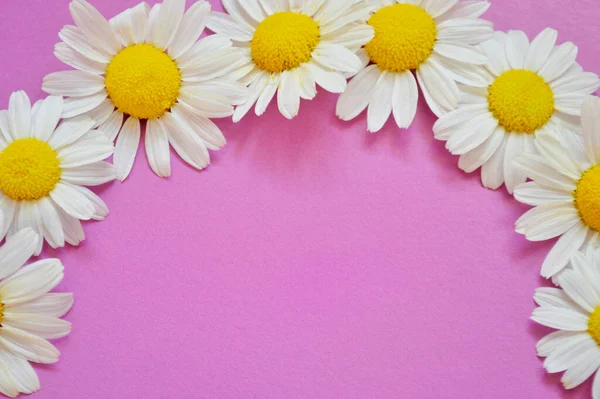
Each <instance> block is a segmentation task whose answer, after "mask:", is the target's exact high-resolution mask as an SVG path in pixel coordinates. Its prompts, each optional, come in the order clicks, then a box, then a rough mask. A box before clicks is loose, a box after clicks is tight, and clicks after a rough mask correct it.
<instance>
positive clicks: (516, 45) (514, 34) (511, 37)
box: [506, 30, 529, 69]
mask: <svg viewBox="0 0 600 399" xmlns="http://www.w3.org/2000/svg"><path fill="white" fill-rule="evenodd" d="M528 51H529V39H528V38H527V35H526V34H525V32H523V31H520V30H511V31H508V40H507V41H506V58H507V59H508V62H509V63H510V65H511V66H512V67H513V68H514V69H523V67H524V66H525V59H526V58H527V53H528Z"/></svg>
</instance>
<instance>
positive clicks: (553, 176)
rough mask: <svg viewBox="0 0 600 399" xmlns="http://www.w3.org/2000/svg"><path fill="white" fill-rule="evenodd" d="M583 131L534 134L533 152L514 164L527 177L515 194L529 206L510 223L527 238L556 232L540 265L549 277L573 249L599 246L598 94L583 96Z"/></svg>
mask: <svg viewBox="0 0 600 399" xmlns="http://www.w3.org/2000/svg"><path fill="white" fill-rule="evenodd" d="M581 124H582V130H583V137H582V136H580V135H576V134H574V133H571V132H564V131H557V133H554V134H549V133H544V134H540V135H538V138H537V139H536V141H535V148H536V150H537V152H538V154H533V153H530V154H524V155H523V156H521V157H519V158H517V160H516V161H515V167H516V168H517V169H518V170H519V173H522V174H523V175H524V176H526V177H529V178H530V179H531V180H532V181H531V182H528V183H524V184H522V185H519V186H518V187H517V188H516V189H515V192H514V195H515V198H516V199H517V200H518V201H520V202H522V203H524V204H528V205H532V206H535V208H533V209H531V210H530V211H528V212H527V213H525V214H524V215H523V216H521V218H519V220H517V223H516V230H517V232H518V233H521V234H524V235H525V237H526V238H527V239H528V240H530V241H543V240H549V239H551V238H555V237H560V238H559V239H558V241H557V242H556V244H555V245H554V247H553V248H552V250H551V251H550V252H549V253H548V256H547V257H546V260H545V261H544V263H543V265H542V275H543V276H544V277H551V276H554V275H556V274H557V273H559V272H560V271H561V270H562V269H564V267H565V266H566V265H567V263H568V261H569V258H570V257H571V256H572V254H573V253H575V252H576V251H577V250H578V249H581V248H584V247H587V246H590V247H592V248H600V235H599V231H600V99H599V98H597V97H592V96H590V97H588V98H587V99H586V100H585V101H584V104H583V109H582V111H581Z"/></svg>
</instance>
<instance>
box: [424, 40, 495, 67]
mask: <svg viewBox="0 0 600 399" xmlns="http://www.w3.org/2000/svg"><path fill="white" fill-rule="evenodd" d="M434 51H435V52H436V53H438V54H440V55H442V56H444V57H446V58H449V59H451V60H455V61H459V62H465V63H469V64H474V65H484V64H486V63H487V62H488V57H487V55H485V54H484V53H482V52H481V51H479V50H477V49H476V48H475V47H472V46H463V45H459V44H452V43H437V44H436V45H435V47H434Z"/></svg>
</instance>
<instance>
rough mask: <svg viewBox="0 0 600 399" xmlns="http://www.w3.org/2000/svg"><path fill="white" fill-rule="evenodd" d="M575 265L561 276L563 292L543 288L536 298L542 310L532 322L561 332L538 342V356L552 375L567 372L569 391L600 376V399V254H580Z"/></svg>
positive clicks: (599, 388)
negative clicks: (592, 377) (542, 358)
mask: <svg viewBox="0 0 600 399" xmlns="http://www.w3.org/2000/svg"><path fill="white" fill-rule="evenodd" d="M571 265H572V269H569V270H565V271H564V272H563V273H562V274H561V276H560V279H559V280H560V284H561V286H562V289H559V288H550V287H544V288H539V289H537V290H536V293H535V295H534V300H535V301H536V302H537V304H538V305H539V307H538V308H536V309H535V310H534V311H533V316H532V319H533V320H534V321H536V322H537V323H539V324H542V325H544V326H547V327H550V328H554V329H556V330H558V331H555V332H553V333H551V334H548V335H547V336H545V337H544V338H542V339H541V340H540V341H539V342H538V344H537V353H538V356H540V357H544V358H545V360H544V368H545V369H546V370H547V371H548V373H561V372H563V371H564V372H565V373H564V374H563V377H562V384H563V386H564V387H565V388H566V389H572V388H575V387H577V386H579V385H580V384H582V383H583V382H584V381H586V380H587V379H588V378H590V377H591V376H592V375H594V373H596V375H595V377H594V382H593V384H592V397H593V398H594V399H600V375H599V374H598V373H597V370H598V369H599V368H600V253H599V252H598V251H597V250H591V249H590V250H587V251H586V252H585V254H583V253H581V252H576V253H575V254H574V256H573V258H572V260H571Z"/></svg>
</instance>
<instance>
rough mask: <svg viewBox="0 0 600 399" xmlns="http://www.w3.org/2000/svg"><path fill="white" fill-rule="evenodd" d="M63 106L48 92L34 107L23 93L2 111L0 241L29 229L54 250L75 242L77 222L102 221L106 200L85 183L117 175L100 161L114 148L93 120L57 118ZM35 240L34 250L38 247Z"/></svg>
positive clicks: (40, 242)
mask: <svg viewBox="0 0 600 399" xmlns="http://www.w3.org/2000/svg"><path fill="white" fill-rule="evenodd" d="M65 107H66V105H65V104H64V102H63V99H62V98H61V97H54V96H50V97H48V98H46V99H45V100H41V101H38V102H37V103H36V104H35V105H34V106H33V107H32V106H31V102H30V100H29V97H27V94H25V92H22V91H19V92H15V93H13V94H12V95H11V96H10V101H9V104H8V110H3V111H0V211H2V212H3V213H4V224H3V227H1V228H0V240H2V238H4V237H5V236H8V237H10V236H12V235H14V234H16V233H17V232H19V231H20V230H22V229H24V228H27V227H29V228H31V229H33V231H35V232H36V233H37V234H39V235H40V236H42V237H44V239H45V241H46V242H47V243H48V244H49V245H50V246H51V247H53V248H58V247H63V246H64V245H65V242H66V243H69V244H71V245H79V243H80V242H81V241H83V240H84V238H85V235H84V233H83V229H82V227H81V222H80V220H90V219H94V220H102V219H104V217H105V216H106V215H107V214H108V208H107V207H106V204H104V202H103V201H102V200H101V199H100V198H99V197H98V196H97V195H96V194H94V193H93V192H92V191H90V190H89V189H87V188H86V187H85V186H98V185H101V184H104V183H107V182H109V181H112V180H114V179H115V169H114V166H113V165H112V164H110V163H108V162H105V161H103V160H104V159H106V158H107V157H109V156H111V155H112V153H113V150H114V147H113V145H112V143H111V142H110V141H109V140H108V139H107V138H106V137H105V136H104V134H103V133H102V132H101V131H98V130H92V128H93V127H94V124H95V122H94V121H93V120H92V119H90V118H88V117H85V116H83V117H78V118H73V119H69V120H63V121H62V122H61V115H62V114H63V112H64V110H65ZM43 243H44V240H38V241H37V245H36V248H35V251H34V252H35V254H36V255H38V254H39V253H40V251H41V250H42V245H43Z"/></svg>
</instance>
